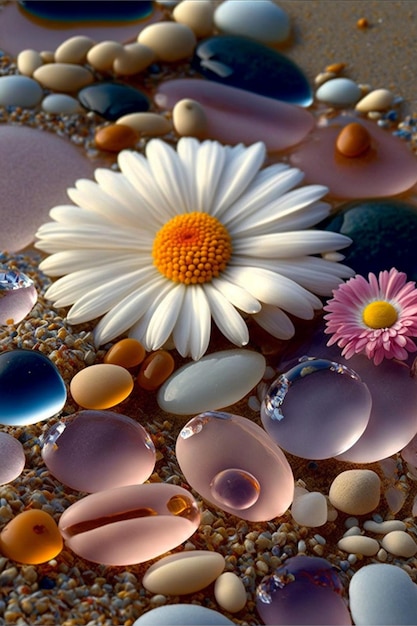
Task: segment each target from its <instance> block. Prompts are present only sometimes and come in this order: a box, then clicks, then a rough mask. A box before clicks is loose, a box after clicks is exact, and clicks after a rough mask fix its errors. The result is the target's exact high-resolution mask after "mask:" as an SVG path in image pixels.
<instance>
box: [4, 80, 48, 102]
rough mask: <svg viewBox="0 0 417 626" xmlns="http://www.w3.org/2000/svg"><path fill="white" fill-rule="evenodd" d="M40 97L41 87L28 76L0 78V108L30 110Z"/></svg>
mask: <svg viewBox="0 0 417 626" xmlns="http://www.w3.org/2000/svg"><path fill="white" fill-rule="evenodd" d="M42 96H43V89H42V87H41V86H40V85H39V83H38V82H37V81H36V80H33V78H29V76H18V75H16V76H0V106H4V107H9V106H15V107H25V108H32V107H35V106H37V105H38V104H39V102H40V101H41V100H42Z"/></svg>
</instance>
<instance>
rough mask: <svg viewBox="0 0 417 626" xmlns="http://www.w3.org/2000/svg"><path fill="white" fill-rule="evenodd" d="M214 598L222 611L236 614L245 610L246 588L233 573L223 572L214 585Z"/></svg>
mask: <svg viewBox="0 0 417 626" xmlns="http://www.w3.org/2000/svg"><path fill="white" fill-rule="evenodd" d="M214 597H215V598H216V602H217V604H218V605H219V606H221V608H222V609H224V610H225V611H228V612H229V613H238V612H239V611H242V610H243V609H244V608H245V605H246V602H247V597H246V588H245V585H244V584H243V582H242V579H241V578H239V576H237V575H236V574H235V573H234V572H223V574H220V576H219V577H218V578H217V579H216V582H215V583H214Z"/></svg>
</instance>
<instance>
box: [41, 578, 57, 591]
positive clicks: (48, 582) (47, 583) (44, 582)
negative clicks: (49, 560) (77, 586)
mask: <svg viewBox="0 0 417 626" xmlns="http://www.w3.org/2000/svg"><path fill="white" fill-rule="evenodd" d="M39 587H40V588H41V589H53V588H54V587H56V582H55V581H54V580H52V578H49V577H48V576H43V578H41V579H40V581H39Z"/></svg>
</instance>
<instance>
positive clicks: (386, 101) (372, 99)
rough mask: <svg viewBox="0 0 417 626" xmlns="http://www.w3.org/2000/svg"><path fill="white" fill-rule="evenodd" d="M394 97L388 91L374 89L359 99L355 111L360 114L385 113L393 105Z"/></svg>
mask: <svg viewBox="0 0 417 626" xmlns="http://www.w3.org/2000/svg"><path fill="white" fill-rule="evenodd" d="M394 100H395V96H394V94H393V93H392V92H391V91H389V89H374V90H373V91H370V92H369V93H368V94H366V96H364V97H363V98H361V99H360V100H359V102H358V103H357V104H356V106H355V109H356V110H357V111H359V112H360V113H370V112H371V111H386V110H387V109H389V108H390V107H391V106H392V104H393V103H394Z"/></svg>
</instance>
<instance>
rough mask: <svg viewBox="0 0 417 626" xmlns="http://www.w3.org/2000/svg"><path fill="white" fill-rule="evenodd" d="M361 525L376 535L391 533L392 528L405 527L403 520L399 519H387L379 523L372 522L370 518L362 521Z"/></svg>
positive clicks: (403, 528)
mask: <svg viewBox="0 0 417 626" xmlns="http://www.w3.org/2000/svg"><path fill="white" fill-rule="evenodd" d="M363 527H364V529H365V530H367V531H369V532H371V533H375V534H377V535H386V534H387V533H391V532H392V531H393V530H405V529H406V525H405V524H404V522H402V521H401V520H399V519H389V520H386V521H385V522H380V523H378V522H374V520H372V519H368V520H366V522H364V523H363Z"/></svg>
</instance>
